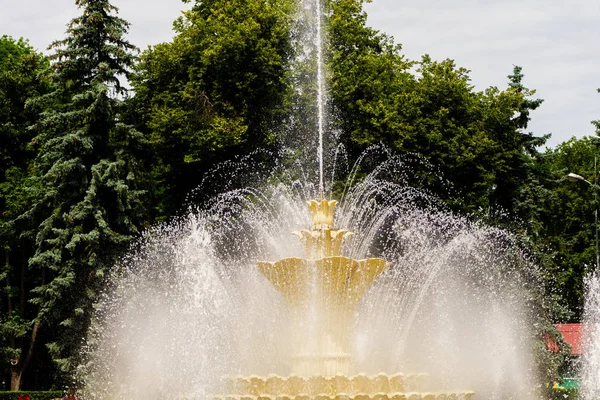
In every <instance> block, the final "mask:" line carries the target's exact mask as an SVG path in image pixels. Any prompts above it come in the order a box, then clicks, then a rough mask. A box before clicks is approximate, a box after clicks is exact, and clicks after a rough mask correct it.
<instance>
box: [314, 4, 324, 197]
mask: <svg viewBox="0 0 600 400" xmlns="http://www.w3.org/2000/svg"><path fill="white" fill-rule="evenodd" d="M315 1H316V8H317V10H316V19H317V23H316V25H317V37H316V45H317V106H318V107H317V112H318V116H317V118H318V134H319V149H318V157H319V194H320V195H321V197H323V196H324V191H325V185H324V183H323V134H324V122H323V118H324V101H325V99H324V96H325V91H324V81H325V77H324V76H323V34H322V27H321V14H322V13H321V0H315Z"/></svg>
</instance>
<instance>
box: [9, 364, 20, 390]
mask: <svg viewBox="0 0 600 400" xmlns="http://www.w3.org/2000/svg"><path fill="white" fill-rule="evenodd" d="M19 364H20V363H18V364H17V365H12V366H11V367H10V390H21V377H22V376H23V368H21V366H20V365H19Z"/></svg>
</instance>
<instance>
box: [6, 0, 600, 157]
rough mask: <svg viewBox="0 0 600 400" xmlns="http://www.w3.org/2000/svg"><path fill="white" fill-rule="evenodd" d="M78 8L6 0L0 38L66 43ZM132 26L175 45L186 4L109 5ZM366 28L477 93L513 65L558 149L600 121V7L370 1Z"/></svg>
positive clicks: (63, 0)
mask: <svg viewBox="0 0 600 400" xmlns="http://www.w3.org/2000/svg"><path fill="white" fill-rule="evenodd" d="M74 3H75V2H74V0H0V5H1V6H2V7H1V9H2V12H1V13H0V34H8V35H11V36H13V37H21V36H22V37H26V38H29V40H30V42H31V44H32V45H33V46H34V47H35V48H37V49H38V50H45V48H46V47H47V46H48V44H49V43H50V42H51V41H52V40H55V39H60V38H63V37H64V32H65V26H66V24H67V23H68V22H69V21H70V19H71V18H72V17H74V16H75V15H77V13H78V10H77V8H76V7H75V5H74ZM112 4H113V5H115V6H117V7H119V8H120V16H121V17H123V18H125V19H126V20H128V21H129V22H130V23H131V24H132V27H131V31H130V35H129V39H130V41H131V42H132V43H133V44H135V45H137V46H138V47H140V48H142V49H144V48H146V47H147V46H148V45H152V44H156V43H160V42H162V41H168V40H170V39H171V38H172V36H173V33H172V31H171V28H172V22H173V20H174V19H175V18H176V17H177V16H179V15H180V11H181V10H182V9H183V8H184V7H189V5H185V4H183V3H181V1H180V0H113V1H112ZM365 8H366V10H367V12H368V14H369V20H368V21H369V24H370V25H371V26H373V27H374V28H375V29H378V30H380V31H382V32H385V33H388V34H390V35H392V36H394V38H395V39H396V42H399V43H402V46H403V49H404V52H405V54H406V55H407V56H408V57H409V58H411V59H419V58H420V57H421V55H422V54H424V53H428V54H430V55H431V56H432V57H433V58H434V59H438V60H440V59H445V58H452V59H454V60H456V63H457V64H458V65H459V66H462V67H465V68H467V69H470V70H471V71H472V72H471V77H472V80H473V83H474V84H475V85H476V87H477V89H481V90H483V89H484V88H485V87H487V86H498V87H499V88H501V89H502V88H505V87H506V82H507V78H506V77H507V75H509V74H510V73H511V72H512V67H513V65H514V64H517V65H520V66H522V67H523V72H524V73H525V82H524V83H525V85H526V86H527V87H529V88H532V89H537V95H538V96H539V97H541V98H543V99H545V102H544V104H543V105H542V107H541V108H540V109H539V110H538V111H536V112H534V113H533V115H532V122H531V124H530V129H529V130H530V131H533V132H534V133H535V134H536V135H542V134H545V133H552V139H551V140H550V142H549V144H550V145H551V146H554V145H556V144H558V143H560V142H562V141H564V140H567V139H569V138H570V137H571V136H584V135H592V134H593V133H594V128H593V126H592V125H591V124H590V121H591V120H593V119H600V94H597V93H596V88H597V87H600V51H599V50H600V1H598V0H461V1H458V2H457V1H449V0H373V2H372V3H371V4H367V5H366V7H365Z"/></svg>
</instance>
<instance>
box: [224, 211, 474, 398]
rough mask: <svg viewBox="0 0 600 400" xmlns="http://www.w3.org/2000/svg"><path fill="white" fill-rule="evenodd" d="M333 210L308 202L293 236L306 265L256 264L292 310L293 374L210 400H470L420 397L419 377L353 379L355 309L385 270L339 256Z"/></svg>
mask: <svg viewBox="0 0 600 400" xmlns="http://www.w3.org/2000/svg"><path fill="white" fill-rule="evenodd" d="M336 204H337V202H336V201H335V200H311V201H310V202H308V207H309V209H310V211H311V212H312V229H310V230H302V231H300V232H294V234H296V235H297V236H299V237H300V238H301V239H302V241H303V242H304V244H305V249H306V258H285V259H282V260H279V261H275V262H259V263H258V268H259V270H260V271H261V272H262V273H263V274H264V276H265V277H266V278H267V279H268V280H269V281H270V282H271V283H272V284H273V286H274V287H275V288H276V289H277V291H278V292H279V293H280V294H281V295H282V296H283V298H284V299H285V301H286V303H287V304H288V306H289V307H290V310H291V323H292V325H293V332H295V336H294V337H293V338H291V340H292V346H293V350H294V351H293V353H294V356H293V360H292V365H291V369H292V374H291V375H290V376H287V377H283V376H278V375H270V376H268V377H259V376H250V377H237V378H232V379H228V380H227V384H226V388H227V389H226V392H227V394H226V395H224V396H217V398H216V399H218V400H220V399H232V400H233V399H241V400H270V399H278V400H291V399H294V400H310V399H316V400H330V399H336V400H387V399H391V400H421V399H423V400H442V399H443V400H449V399H456V400H458V399H465V400H468V399H470V398H471V397H472V396H473V395H474V393H473V392H445V393H433V392H423V391H422V390H423V380H424V379H425V378H426V377H425V375H424V374H395V375H387V374H383V373H381V374H378V375H375V376H367V375H365V374H360V373H357V371H354V365H353V359H352V355H351V351H350V348H351V339H352V337H351V336H352V335H351V332H352V326H353V320H354V312H355V309H356V307H357V306H358V304H359V302H360V301H361V299H362V297H363V295H364V294H365V293H366V292H367V290H368V289H369V288H370V287H371V285H372V283H373V282H374V281H375V279H376V278H377V277H378V276H379V275H380V274H381V273H382V272H383V271H384V270H385V269H386V268H388V267H389V265H390V264H389V263H388V262H387V261H386V260H384V259H382V258H368V259H365V260H354V259H352V258H348V257H344V256H342V255H341V252H342V243H343V240H344V238H346V237H348V236H350V235H352V232H349V231H346V230H344V229H337V228H335V227H334V218H333V216H334V209H335V205H336ZM311 329H312V330H311ZM309 330H311V331H310V332H309ZM311 338H312V339H314V340H311Z"/></svg>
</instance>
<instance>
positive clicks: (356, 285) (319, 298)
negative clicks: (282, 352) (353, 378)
mask: <svg viewBox="0 0 600 400" xmlns="http://www.w3.org/2000/svg"><path fill="white" fill-rule="evenodd" d="M388 265H389V264H388V263H387V262H386V261H385V260H383V259H381V258H369V259H366V260H354V259H351V258H348V257H343V256H331V257H326V258H321V259H318V260H307V259H301V258H286V259H283V260H280V261H276V262H259V263H258V268H259V269H260V271H261V272H262V273H263V274H264V275H265V276H266V277H267V279H268V280H269V281H270V282H271V283H272V284H273V286H274V287H275V288H276V289H277V290H278V291H279V293H281V295H282V297H283V298H284V299H285V301H286V302H287V304H288V305H289V307H290V312H291V320H292V325H293V332H294V333H295V336H294V337H293V338H292V340H293V344H292V346H293V349H294V353H295V356H294V357H293V365H292V370H293V372H294V373H295V374H298V375H301V376H312V375H323V376H334V375H337V374H343V375H348V374H349V373H351V357H350V341H351V334H350V332H351V330H352V329H351V327H352V324H353V321H354V311H355V309H356V306H357V305H358V303H359V302H360V300H361V299H362V297H363V295H364V294H365V293H366V291H367V290H368V289H369V287H370V286H371V284H372V283H373V281H374V280H375V278H377V276H379V274H381V273H382V272H383V271H384V270H385V269H386V268H387V267H388ZM309 326H311V327H313V328H314V329H315V330H316V332H313V336H312V337H313V338H314V337H316V341H311V340H308V338H309V337H311V335H310V334H309V332H307V331H306V330H307V329H308V328H307V327H309Z"/></svg>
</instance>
